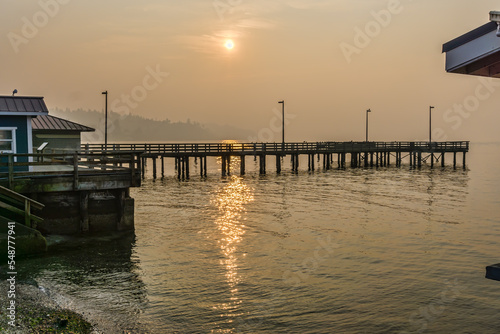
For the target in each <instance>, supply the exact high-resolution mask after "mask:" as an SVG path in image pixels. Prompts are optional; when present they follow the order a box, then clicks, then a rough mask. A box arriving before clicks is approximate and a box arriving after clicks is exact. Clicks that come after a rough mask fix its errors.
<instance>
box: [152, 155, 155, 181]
mask: <svg viewBox="0 0 500 334" xmlns="http://www.w3.org/2000/svg"><path fill="white" fill-rule="evenodd" d="M151 160H152V161H153V180H156V157H152V158H151Z"/></svg>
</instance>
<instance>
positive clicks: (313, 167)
mask: <svg viewBox="0 0 500 334" xmlns="http://www.w3.org/2000/svg"><path fill="white" fill-rule="evenodd" d="M297 158H298V156H297ZM314 158H315V156H314V153H313V154H311V171H313V172H314V170H315V169H316V166H314ZM297 160H298V159H297Z"/></svg>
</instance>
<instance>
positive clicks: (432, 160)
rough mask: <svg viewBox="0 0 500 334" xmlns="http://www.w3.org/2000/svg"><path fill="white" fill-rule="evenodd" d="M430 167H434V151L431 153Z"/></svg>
mask: <svg viewBox="0 0 500 334" xmlns="http://www.w3.org/2000/svg"><path fill="white" fill-rule="evenodd" d="M431 168H434V153H431Z"/></svg>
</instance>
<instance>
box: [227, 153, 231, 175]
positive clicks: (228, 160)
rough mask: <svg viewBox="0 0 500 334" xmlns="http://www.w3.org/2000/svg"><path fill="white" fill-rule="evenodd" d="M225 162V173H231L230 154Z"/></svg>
mask: <svg viewBox="0 0 500 334" xmlns="http://www.w3.org/2000/svg"><path fill="white" fill-rule="evenodd" d="M226 159H227V162H226V168H227V175H231V156H230V155H228V156H227V157H226Z"/></svg>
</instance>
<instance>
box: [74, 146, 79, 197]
mask: <svg viewBox="0 0 500 334" xmlns="http://www.w3.org/2000/svg"><path fill="white" fill-rule="evenodd" d="M73 190H78V153H74V154H73Z"/></svg>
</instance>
